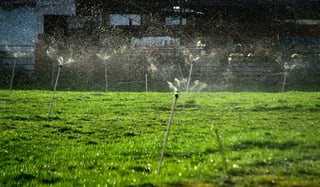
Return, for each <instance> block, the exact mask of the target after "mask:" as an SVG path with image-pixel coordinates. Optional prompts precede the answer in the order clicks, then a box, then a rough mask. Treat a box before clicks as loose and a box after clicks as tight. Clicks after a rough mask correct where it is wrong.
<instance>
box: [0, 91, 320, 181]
mask: <svg viewBox="0 0 320 187" xmlns="http://www.w3.org/2000/svg"><path fill="white" fill-rule="evenodd" d="M182 94H183V93H182ZM280 98H281V94H280V93H250V92H247V93H245V92H239V93H230V92H219V93H190V94H189V95H188V99H187V102H186V106H185V109H182V105H183V101H182V99H181V98H180V100H178V104H177V109H176V112H175V116H174V120H173V126H172V129H171V134H170V137H169V142H168V145H167V153H166V155H165V159H164V163H163V168H162V172H161V175H160V176H158V175H157V174H156V171H157V168H158V164H159V158H160V153H161V148H162V143H163V139H164V135H165V130H166V125H167V122H168V118H169V115H170V110H171V105H172V100H173V95H172V93H129V92H110V93H103V92H62V91H58V92H57V94H56V98H55V102H54V104H53V110H52V113H51V119H50V122H49V123H48V122H47V112H48V107H49V102H50V99H51V92H47V91H14V92H12V93H11V94H10V93H9V92H8V91H7V90H0V186H84V185H85V186H99V185H100V186H106V185H107V186H318V185H319V184H320V148H319V145H320V137H319V126H320V115H319V111H320V95H319V93H317V92H287V93H285V95H284V97H283V98H282V100H279V99H280ZM216 129H217V130H219V137H220V143H221V144H222V146H223V150H224V154H225V155H224V156H225V158H226V166H224V165H223V163H222V159H221V149H220V147H219V145H218V142H217V139H216V135H217V134H216V133H215V130H216ZM224 167H227V168H226V169H225V168H224ZM224 170H226V171H224Z"/></svg>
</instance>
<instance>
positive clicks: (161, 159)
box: [158, 82, 179, 175]
mask: <svg viewBox="0 0 320 187" xmlns="http://www.w3.org/2000/svg"><path fill="white" fill-rule="evenodd" d="M168 84H169V87H170V88H172V89H173V90H174V99H173V104H172V108H171V114H170V118H169V122H168V126H167V131H166V135H165V138H164V141H163V146H162V151H161V156H160V163H159V167H158V175H160V173H161V168H162V162H163V158H164V154H165V152H166V147H167V142H168V138H169V133H170V129H171V125H172V120H173V113H174V110H175V108H176V105H177V100H178V98H179V91H178V89H177V88H176V87H174V86H173V84H172V83H171V82H168Z"/></svg>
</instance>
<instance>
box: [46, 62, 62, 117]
mask: <svg viewBox="0 0 320 187" xmlns="http://www.w3.org/2000/svg"><path fill="white" fill-rule="evenodd" d="M61 68H62V64H60V65H59V68H58V73H57V78H56V82H55V84H54V88H53V94H52V98H51V101H50V106H49V110H48V118H47V122H49V120H50V114H51V110H52V105H53V101H54V96H55V94H56V91H57V86H58V81H59V77H60V71H61Z"/></svg>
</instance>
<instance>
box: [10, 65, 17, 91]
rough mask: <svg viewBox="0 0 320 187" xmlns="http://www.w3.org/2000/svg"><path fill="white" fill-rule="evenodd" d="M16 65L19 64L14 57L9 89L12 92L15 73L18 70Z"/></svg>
mask: <svg viewBox="0 0 320 187" xmlns="http://www.w3.org/2000/svg"><path fill="white" fill-rule="evenodd" d="M16 65H17V60H16V59H14V62H13V67H12V73H11V78H10V89H9V90H10V92H12V85H13V79H14V74H15V71H16Z"/></svg>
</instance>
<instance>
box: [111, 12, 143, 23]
mask: <svg viewBox="0 0 320 187" xmlns="http://www.w3.org/2000/svg"><path fill="white" fill-rule="evenodd" d="M110 24H111V25H141V16H140V15H137V14H111V15H110Z"/></svg>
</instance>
